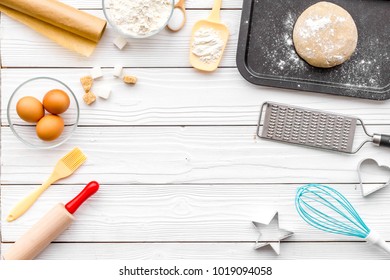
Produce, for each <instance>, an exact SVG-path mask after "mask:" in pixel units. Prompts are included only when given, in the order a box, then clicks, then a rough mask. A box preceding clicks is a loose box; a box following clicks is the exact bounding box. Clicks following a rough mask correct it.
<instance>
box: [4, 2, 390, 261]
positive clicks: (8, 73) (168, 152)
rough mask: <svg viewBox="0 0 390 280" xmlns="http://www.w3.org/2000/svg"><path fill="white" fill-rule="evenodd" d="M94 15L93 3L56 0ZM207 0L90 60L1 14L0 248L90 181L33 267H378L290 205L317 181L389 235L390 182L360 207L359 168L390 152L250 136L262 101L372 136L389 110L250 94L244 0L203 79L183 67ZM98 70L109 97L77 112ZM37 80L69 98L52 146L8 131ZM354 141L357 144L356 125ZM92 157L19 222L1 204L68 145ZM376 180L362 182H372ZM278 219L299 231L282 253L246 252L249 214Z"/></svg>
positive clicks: (385, 127)
mask: <svg viewBox="0 0 390 280" xmlns="http://www.w3.org/2000/svg"><path fill="white" fill-rule="evenodd" d="M64 2H66V3H68V4H71V5H73V6H75V7H78V8H80V9H83V10H86V11H88V12H90V13H92V14H94V15H97V16H99V17H103V13H102V11H101V1H100V0H90V1H76V0H66V1H65V0H64ZM211 6H212V1H211V0H187V8H188V22H187V24H186V26H185V28H184V29H183V30H182V31H180V32H179V33H176V34H173V33H170V32H168V31H165V30H164V31H163V32H161V33H160V34H159V35H157V36H155V37H152V38H150V39H146V40H133V41H130V44H129V45H128V46H127V47H126V48H125V49H124V50H122V51H119V50H118V49H116V47H115V46H114V45H113V44H112V41H113V38H114V36H115V34H114V32H113V30H112V29H111V28H110V27H108V29H107V30H106V33H105V35H104V37H103V39H102V41H101V43H100V44H99V46H98V48H97V50H96V52H95V53H94V54H93V56H92V57H91V58H88V59H87V58H83V57H80V56H78V55H76V54H74V53H72V52H70V51H67V50H65V49H63V48H62V47H59V46H57V45H56V44H54V43H52V42H51V41H49V40H48V39H46V38H44V37H42V36H40V35H38V34H36V33H35V32H34V31H32V30H30V29H28V28H26V27H25V26H23V25H22V24H20V23H18V22H16V21H14V20H12V19H10V18H8V17H6V16H2V17H1V64H2V69H1V117H2V118H1V119H2V121H1V250H2V251H3V250H6V249H7V248H9V246H10V245H11V244H12V242H14V241H15V240H16V239H17V238H18V237H19V236H21V234H22V233H23V232H25V231H26V230H27V229H28V228H30V227H31V226H32V225H33V224H34V223H35V222H36V221H37V220H38V219H39V218H40V217H41V216H42V215H43V214H44V213H46V212H47V211H48V210H49V209H50V208H52V207H53V205H55V204H56V203H58V202H66V201H68V200H69V199H70V198H72V197H73V196H74V195H75V194H76V193H78V192H79V191H80V190H81V189H82V187H83V186H84V185H85V184H86V183H88V182H89V181H91V180H97V181H99V182H100V183H101V189H100V191H99V192H98V193H97V194H96V195H95V196H94V197H93V198H92V199H91V200H90V201H89V202H88V203H87V204H86V205H84V206H83V207H82V208H80V210H79V211H78V213H77V214H76V215H77V221H76V222H75V223H74V224H73V225H72V226H71V227H70V228H69V230H67V231H66V232H65V233H64V234H62V235H61V236H60V237H59V238H58V239H57V240H56V242H55V243H53V244H52V245H51V246H50V247H49V248H48V249H47V250H46V251H44V252H43V253H42V254H41V255H40V256H39V258H40V259H182V258H183V259H212V258H214V259H215V258H218V259H225V258H226V259H274V258H275V259H317V258H318V259H320V258H332V259H333V258H340V259H350V258H353V259H381V258H387V256H386V255H385V254H383V253H381V252H379V251H378V250H377V249H375V248H372V247H370V246H367V244H365V243H364V242H362V241H361V240H356V239H350V238H346V237H343V236H336V235H331V234H327V233H323V232H321V231H318V230H315V229H313V228H311V227H309V226H308V225H306V224H305V223H304V222H303V221H302V220H301V219H300V217H299V216H298V214H297V212H296V211H295V208H294V196H295V190H296V188H297V187H298V186H300V185H302V184H305V183H309V182H314V183H326V184H329V185H331V186H334V187H336V188H337V189H339V190H340V191H341V192H343V193H344V194H345V195H346V196H347V197H348V198H349V199H350V201H351V202H352V203H353V204H354V205H355V206H356V208H357V210H358V212H359V213H360V214H361V216H362V217H363V218H364V220H365V221H366V223H367V224H368V225H369V226H371V227H372V228H376V229H377V230H378V231H379V232H380V233H381V234H382V235H383V236H384V237H385V239H386V240H390V188H387V189H384V190H382V191H381V192H380V193H377V194H374V195H373V196H371V197H370V198H366V199H363V198H362V197H361V195H360V189H359V187H358V184H357V182H358V177H357V173H356V166H357V164H358V162H359V161H360V160H361V159H363V158H367V157H373V158H375V159H377V160H378V161H380V162H382V163H383V164H390V156H389V155H390V151H386V150H383V149H379V148H376V147H373V146H372V145H367V146H366V147H365V148H364V149H363V150H362V151H360V152H359V153H358V154H357V155H347V154H341V153H331V152H327V151H321V150H312V149H307V148H304V147H297V146H291V145H287V144H280V143H275V142H271V141H264V140H260V139H257V138H256V137H255V131H256V122H257V117H258V111H259V106H260V104H262V103H263V102H264V101H267V100H271V101H277V102H283V103H288V104H292V105H301V106H306V107H311V108H316V109H324V110H329V111H333V112H336V113H344V114H350V115H351V114H352V115H357V116H359V117H361V118H362V119H363V120H364V121H365V122H366V123H367V124H368V125H369V130H370V131H372V132H374V131H376V132H383V133H386V132H387V133H389V132H390V103H389V102H375V101H368V100H359V99H353V98H343V97H335V96H330V95H324V94H318V93H307V92H299V91H291V90H282V89H276V88H266V87H256V86H253V85H251V84H249V83H248V82H246V81H245V80H244V79H243V78H242V77H241V76H240V74H239V73H238V71H237V69H236V63H235V51H236V45H237V38H238V29H239V21H240V13H241V6H242V0H225V1H224V2H223V11H222V20H223V21H224V22H225V23H226V24H227V25H228V26H229V29H230V31H231V37H230V40H229V43H228V46H227V49H226V52H225V55H224V58H223V61H222V63H221V67H220V68H219V69H218V70H217V71H216V72H215V73H212V74H204V73H200V72H197V71H195V70H194V69H192V68H191V67H190V65H189V61H188V51H189V36H190V30H191V28H192V26H193V24H194V23H195V22H196V21H197V20H199V19H202V18H205V17H206V16H207V15H208V14H209V12H210V8H211ZM116 64H122V65H123V66H125V67H127V69H126V71H127V72H128V73H132V74H134V75H136V76H138V78H139V83H138V84H137V85H136V86H135V87H131V88H129V87H127V86H125V85H123V84H122V83H121V82H120V81H118V80H114V79H113V78H112V77H111V71H112V67H113V66H114V65H116ZM93 66H102V67H104V73H105V74H106V75H105V77H104V79H103V81H100V83H102V82H103V83H106V84H107V85H111V86H112V88H113V93H112V95H111V98H110V99H109V100H107V101H102V100H98V102H96V104H95V105H93V106H90V107H89V106H87V105H85V104H84V103H83V102H82V100H81V96H82V89H81V87H80V84H79V77H80V76H82V75H85V74H87V73H88V72H89V68H90V67H93ZM36 76H51V77H55V78H58V79H60V80H62V81H64V82H65V83H67V84H68V85H69V86H70V87H71V88H72V89H73V90H74V91H75V92H76V93H78V97H79V101H80V104H81V120H80V126H79V128H78V129H77V131H76V133H75V134H74V136H73V137H72V138H71V139H70V140H69V141H68V142H67V143H66V144H64V145H62V146H61V147H59V148H56V149H52V150H35V149H30V148H28V147H26V146H25V145H24V144H22V143H21V142H19V141H18V140H17V139H16V138H15V136H14V135H13V134H12V132H11V130H10V128H9V126H8V123H7V120H6V106H7V102H8V99H9V97H10V95H11V93H12V92H13V90H14V89H15V88H16V87H17V86H18V85H19V84H20V83H21V82H23V81H25V80H27V79H29V78H32V77H36ZM359 133H360V134H358V136H357V140H361V139H362V138H363V134H362V132H361V130H360V132H359ZM75 146H78V147H80V148H81V149H82V150H83V151H84V152H85V153H86V154H87V156H88V161H87V163H86V164H85V165H84V166H82V167H81V168H80V169H79V170H78V171H77V172H76V174H74V175H73V176H71V177H69V178H67V179H64V180H62V181H60V182H59V183H58V184H56V185H54V186H52V187H51V188H50V189H49V190H48V191H46V192H45V193H44V195H43V196H42V197H41V198H40V199H39V201H38V202H37V203H36V204H35V205H34V206H33V207H32V208H31V209H30V211H28V212H27V213H26V214H25V215H24V216H23V217H21V218H20V219H19V220H17V221H16V222H13V223H7V222H6V221H5V218H6V216H7V213H8V211H9V210H10V208H11V207H12V206H13V205H14V204H15V203H16V202H17V201H18V200H19V199H20V198H21V197H23V196H24V195H25V194H26V193H28V192H29V191H30V190H32V189H33V188H35V187H36V186H37V185H39V184H40V183H42V181H43V180H44V179H45V178H46V177H47V176H48V174H49V173H50V172H51V170H52V168H53V166H54V164H55V163H56V161H57V160H58V159H59V158H60V157H61V156H62V155H64V154H65V153H67V152H68V151H69V150H71V149H72V148H73V147H75ZM374 182H375V180H373V181H372V183H374ZM275 210H278V211H279V213H280V223H281V226H282V227H284V228H286V229H289V230H291V231H294V232H295V235H294V236H293V237H291V238H289V239H288V240H286V242H283V243H282V247H281V255H280V256H279V257H278V256H276V255H275V254H274V253H273V251H272V250H271V249H269V248H265V249H263V250H259V251H255V250H253V245H254V242H255V240H256V239H257V235H258V234H257V232H256V231H255V229H254V228H253V226H252V224H251V220H252V219H257V220H259V221H264V220H265V219H267V218H268V217H270V215H272V212H273V211H275Z"/></svg>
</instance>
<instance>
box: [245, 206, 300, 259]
mask: <svg viewBox="0 0 390 280" xmlns="http://www.w3.org/2000/svg"><path fill="white" fill-rule="evenodd" d="M252 224H253V225H254V227H255V228H256V230H257V231H258V232H259V238H258V239H257V240H256V245H255V249H256V250H257V249H260V248H262V247H264V246H267V245H269V246H271V248H272V249H273V250H274V251H275V253H276V254H277V255H279V254H280V241H281V240H283V239H286V238H288V237H290V236H292V235H293V234H294V233H293V232H292V231H288V230H285V229H282V228H280V227H279V214H278V212H276V213H275V214H274V216H273V217H272V219H271V221H270V222H269V223H268V224H262V223H259V222H254V221H252ZM263 240H267V241H263Z"/></svg>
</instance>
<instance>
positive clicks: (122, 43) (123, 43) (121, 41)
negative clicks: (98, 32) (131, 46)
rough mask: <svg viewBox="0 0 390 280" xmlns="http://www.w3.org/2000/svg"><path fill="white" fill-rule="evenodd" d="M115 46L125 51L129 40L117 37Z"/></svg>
mask: <svg viewBox="0 0 390 280" xmlns="http://www.w3.org/2000/svg"><path fill="white" fill-rule="evenodd" d="M113 43H114V45H115V46H116V47H117V48H118V49H120V50H121V49H123V48H124V47H125V46H126V45H127V40H126V39H125V38H122V37H120V36H118V37H116V38H115V39H114V42H113Z"/></svg>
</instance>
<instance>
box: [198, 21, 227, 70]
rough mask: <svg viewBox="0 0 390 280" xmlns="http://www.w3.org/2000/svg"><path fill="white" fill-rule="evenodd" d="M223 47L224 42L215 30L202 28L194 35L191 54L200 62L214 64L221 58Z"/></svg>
mask: <svg viewBox="0 0 390 280" xmlns="http://www.w3.org/2000/svg"><path fill="white" fill-rule="evenodd" d="M223 46H224V42H223V40H222V38H221V35H220V33H219V32H218V31H217V30H215V29H212V28H205V27H202V28H200V29H199V30H198V31H196V32H195V34H194V41H193V44H192V53H193V54H194V55H196V56H198V57H199V59H200V60H201V61H202V62H205V63H214V62H216V61H217V60H218V59H219V58H220V57H221V55H222V48H223Z"/></svg>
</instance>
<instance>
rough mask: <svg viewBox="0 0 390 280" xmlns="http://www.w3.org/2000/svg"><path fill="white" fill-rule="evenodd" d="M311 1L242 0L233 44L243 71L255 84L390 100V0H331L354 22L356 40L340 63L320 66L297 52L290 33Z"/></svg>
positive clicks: (246, 77)
mask: <svg viewBox="0 0 390 280" xmlns="http://www.w3.org/2000/svg"><path fill="white" fill-rule="evenodd" d="M317 2H319V1H312V0H301V1H298V0H244V4H243V9H242V17H241V26H240V35H239V39H238V48H237V67H238V70H239V71H240V73H241V75H242V76H243V77H244V78H245V79H246V80H248V81H249V82H251V83H253V84H257V85H265V86H273V87H281V88H289V89H297V90H305V91H313V92H321V93H330V94H336V95H342V96H353V97H360V98H366V99H375V100H385V99H389V98H390V1H389V0H366V1H362V0H360V1H359V0H334V1H331V2H332V3H335V4H338V5H340V6H341V7H343V8H344V9H346V10H347V11H348V12H349V13H350V14H351V16H352V17H353V19H354V20H355V23H356V26H357V29H358V36H359V39H358V44H357V47H356V50H355V53H354V54H353V55H352V57H351V58H350V59H349V60H348V61H346V62H344V63H343V64H341V65H339V66H336V67H333V68H329V69H321V68H316V67H313V66H310V65H309V64H307V63H306V62H305V61H304V60H303V59H301V58H300V57H299V56H298V55H297V54H296V52H295V49H294V46H293V43H292V31H293V27H294V24H295V21H296V19H297V18H298V17H299V15H300V14H301V13H302V12H303V11H304V10H305V9H306V8H308V7H309V6H311V5H313V4H315V3H317Z"/></svg>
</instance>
